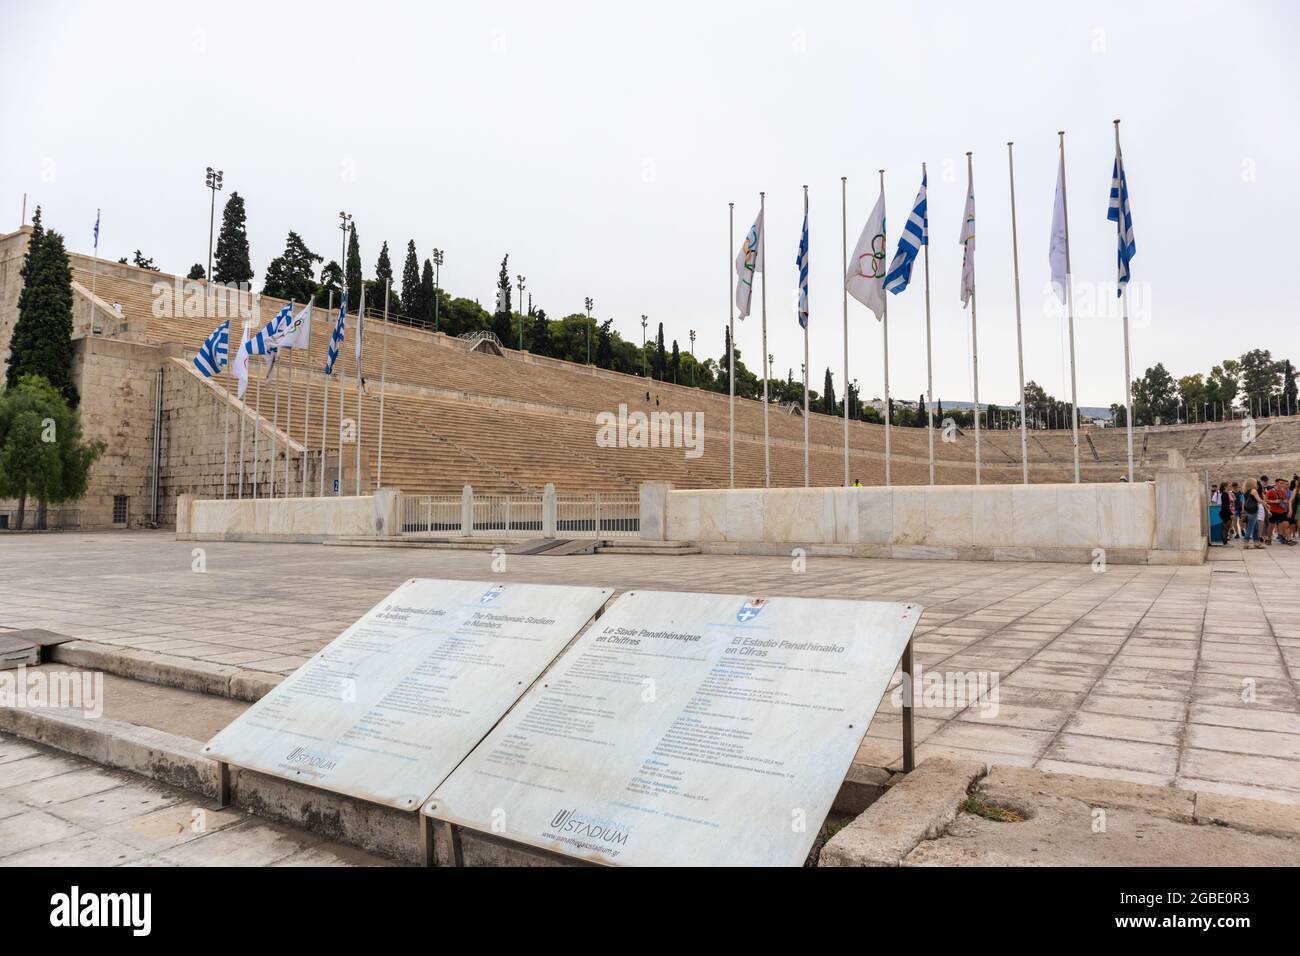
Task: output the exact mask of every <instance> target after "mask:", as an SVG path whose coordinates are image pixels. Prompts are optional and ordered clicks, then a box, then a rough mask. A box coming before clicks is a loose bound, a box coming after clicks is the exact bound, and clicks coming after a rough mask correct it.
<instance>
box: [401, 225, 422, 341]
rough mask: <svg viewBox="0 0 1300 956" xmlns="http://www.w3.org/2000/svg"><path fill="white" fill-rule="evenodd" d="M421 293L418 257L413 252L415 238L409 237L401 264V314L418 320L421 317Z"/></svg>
mask: <svg viewBox="0 0 1300 956" xmlns="http://www.w3.org/2000/svg"><path fill="white" fill-rule="evenodd" d="M423 294H424V291H423V289H422V288H421V286H420V257H419V256H417V255H416V254H415V240H414V239H409V240H407V243H406V261H405V262H404V263H403V264H402V314H403V315H404V316H406V317H407V318H408V319H415V320H416V321H420V320H421V319H422V318H423V313H424V308H423V305H424V303H423V301H422V298H421V296H423Z"/></svg>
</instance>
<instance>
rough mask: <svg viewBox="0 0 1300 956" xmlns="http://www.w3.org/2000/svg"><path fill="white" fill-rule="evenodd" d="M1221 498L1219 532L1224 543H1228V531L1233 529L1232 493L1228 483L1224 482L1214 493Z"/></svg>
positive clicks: (1225, 544)
mask: <svg viewBox="0 0 1300 956" xmlns="http://www.w3.org/2000/svg"><path fill="white" fill-rule="evenodd" d="M1214 494H1215V497H1217V498H1218V499H1219V526H1220V527H1219V534H1220V536H1221V537H1222V538H1223V544H1224V546H1225V547H1226V546H1227V544H1228V533H1229V531H1230V530H1231V529H1232V516H1233V510H1232V495H1231V493H1229V491H1228V483H1227V482H1226V481H1225V482H1222V483H1221V484H1220V485H1219V488H1218V490H1217V491H1216V492H1215V493H1214Z"/></svg>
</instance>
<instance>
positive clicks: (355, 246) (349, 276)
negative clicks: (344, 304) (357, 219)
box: [343, 223, 363, 312]
mask: <svg viewBox="0 0 1300 956" xmlns="http://www.w3.org/2000/svg"><path fill="white" fill-rule="evenodd" d="M343 269H344V276H345V278H346V281H347V291H348V307H349V308H350V309H352V310H353V311H354V312H355V311H356V310H357V309H358V308H360V305H361V283H362V281H363V279H362V276H361V242H360V240H359V239H357V226H356V223H353V224H352V228H351V229H349V230H348V256H347V261H346V262H345V263H344V264H343Z"/></svg>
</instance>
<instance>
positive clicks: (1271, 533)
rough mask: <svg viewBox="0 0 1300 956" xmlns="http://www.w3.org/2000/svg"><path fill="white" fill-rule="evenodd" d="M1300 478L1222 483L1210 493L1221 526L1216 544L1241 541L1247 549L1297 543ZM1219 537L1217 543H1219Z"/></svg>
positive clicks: (1261, 477)
mask: <svg viewBox="0 0 1300 956" xmlns="http://www.w3.org/2000/svg"><path fill="white" fill-rule="evenodd" d="M1297 485H1300V476H1297V475H1292V476H1291V480H1290V481H1287V479H1285V478H1273V479H1270V478H1269V477H1268V475H1261V476H1260V477H1259V478H1247V479H1246V480H1245V482H1244V483H1239V482H1236V481H1234V482H1231V483H1229V482H1226V481H1225V482H1222V483H1220V485H1219V486H1218V488H1215V489H1213V490H1212V491H1211V493H1210V507H1211V508H1216V507H1217V508H1218V510H1219V524H1218V525H1217V526H1216V527H1215V534H1213V535H1212V536H1211V543H1212V544H1221V545H1225V546H1226V545H1228V544H1229V543H1230V542H1232V541H1233V540H1239V541H1240V542H1241V546H1242V547H1243V548H1264V547H1267V546H1269V545H1272V544H1275V543H1276V544H1282V545H1294V544H1295V543H1296V530H1297V524H1300V522H1298V521H1297V518H1296V503H1297V499H1296V486H1297ZM1216 537H1217V540H1216Z"/></svg>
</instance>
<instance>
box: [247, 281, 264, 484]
mask: <svg viewBox="0 0 1300 956" xmlns="http://www.w3.org/2000/svg"><path fill="white" fill-rule="evenodd" d="M253 315H254V323H253V324H254V327H256V326H258V325H261V324H262V296H261V294H260V293H259V294H258V296H257V299H256V300H255V305H254V308H253ZM249 364H250V365H252V364H253V363H252V361H251V360H250V361H249ZM254 374H255V375H256V377H257V381H256V382H254V383H253V500H257V485H258V479H259V478H260V477H261V474H262V459H261V451H260V450H259V447H258V446H259V440H260V438H261V435H262V370H261V368H258V369H257V371H256V372H255V373H254Z"/></svg>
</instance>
